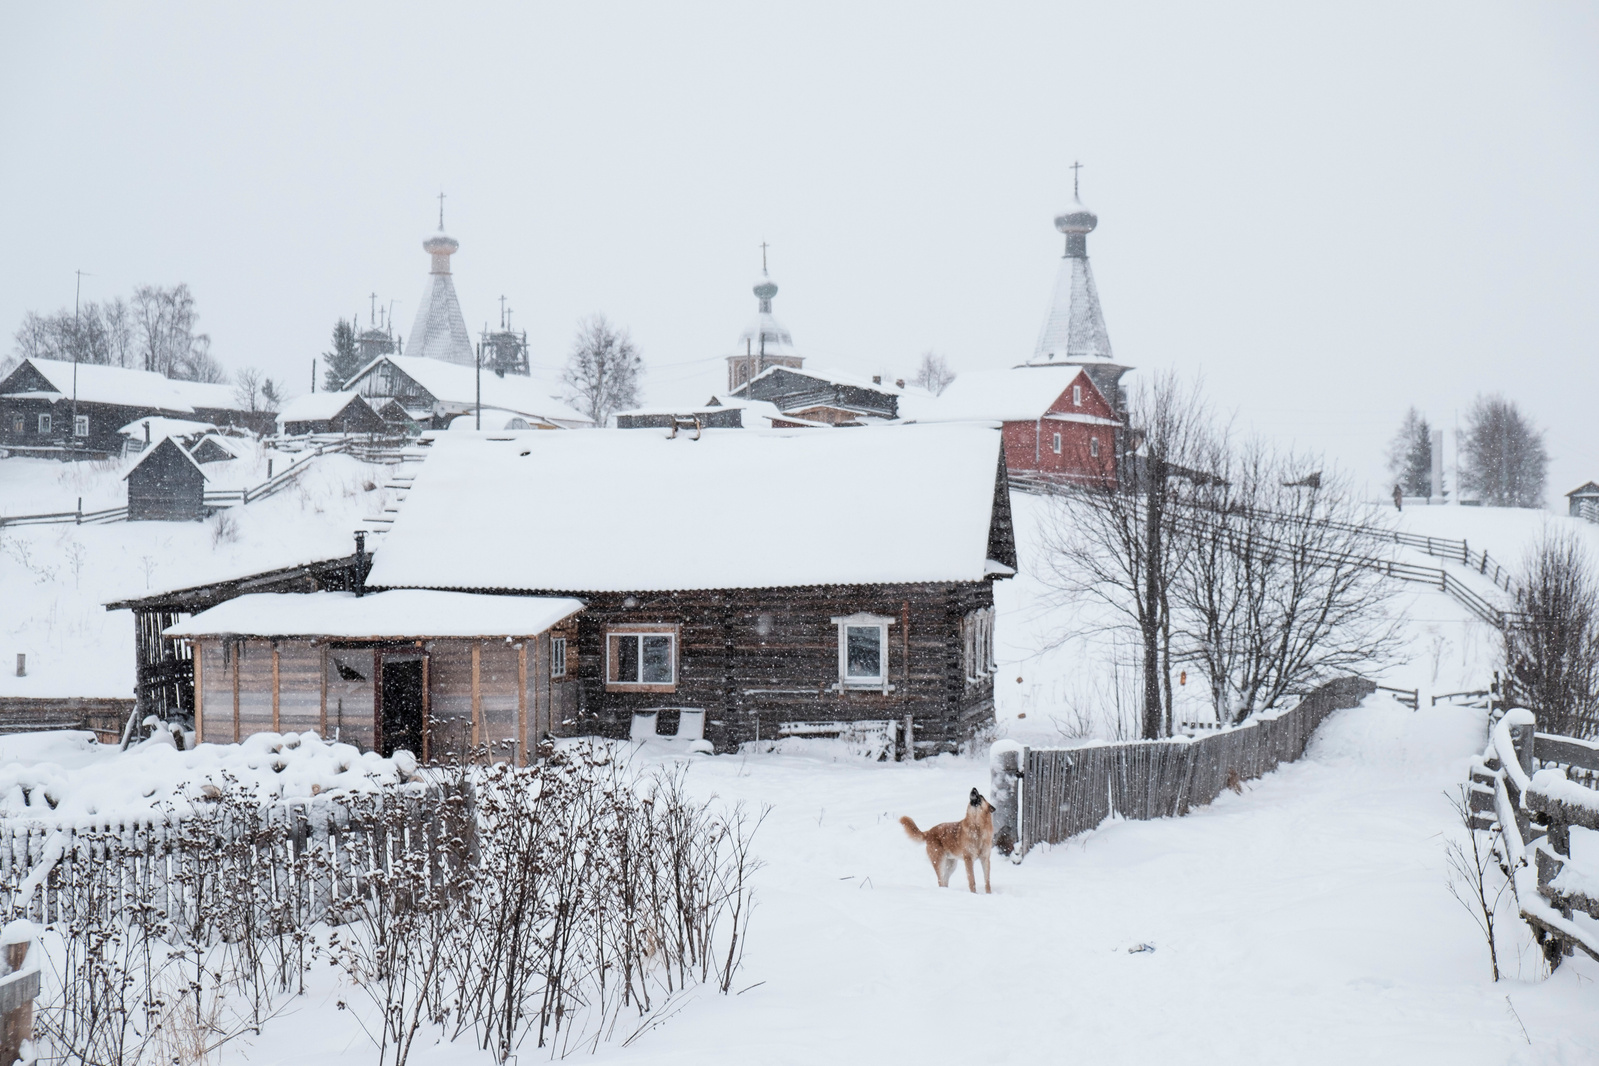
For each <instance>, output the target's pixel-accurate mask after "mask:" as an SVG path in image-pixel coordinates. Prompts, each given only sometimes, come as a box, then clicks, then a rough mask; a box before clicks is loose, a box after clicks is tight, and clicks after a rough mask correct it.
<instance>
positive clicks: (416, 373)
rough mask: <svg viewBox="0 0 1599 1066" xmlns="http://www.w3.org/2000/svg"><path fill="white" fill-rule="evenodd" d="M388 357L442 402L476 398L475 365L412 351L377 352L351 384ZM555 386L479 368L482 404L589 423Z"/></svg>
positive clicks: (471, 401)
mask: <svg viewBox="0 0 1599 1066" xmlns="http://www.w3.org/2000/svg"><path fill="white" fill-rule="evenodd" d="M383 360H388V361H389V362H390V363H392V364H393V365H394V366H395V367H396V368H397V369H399V370H401V371H403V372H404V373H405V374H406V376H408V377H409V378H410V379H411V380H412V381H415V382H416V383H417V384H418V385H420V386H422V387H423V388H424V389H426V390H427V391H428V392H430V393H432V394H433V397H434V399H436V400H439V401H440V402H442V403H445V404H450V405H455V406H461V405H467V406H470V405H473V404H475V403H476V402H477V382H478V373H477V368H476V367H472V366H457V365H456V364H454V363H446V362H444V361H442V360H439V359H424V358H422V357H421V356H413V355H380V356H378V357H377V358H376V359H374V360H372V362H370V363H368V364H367V365H366V366H364V367H362V368H361V369H360V370H358V371H357V372H356V373H355V375H354V376H353V377H352V378H351V379H350V384H352V385H353V384H355V383H356V382H357V381H358V380H359V379H360V378H361V377H362V376H364V375H365V374H367V373H368V372H369V371H370V370H371V369H372V368H373V367H374V366H376V365H377V364H378V363H380V362H382V361H383ZM559 391H560V390H559V387H558V386H556V385H555V384H553V383H551V382H547V381H541V380H539V379H538V378H531V377H523V376H521V375H520V374H507V375H505V376H504V377H500V376H499V375H498V374H495V373H493V372H492V371H489V370H484V371H483V406H484V408H485V409H486V408H489V407H496V408H499V409H501V410H505V411H512V412H515V413H516V414H519V415H522V416H523V417H526V416H528V415H532V416H534V417H535V418H542V419H546V420H551V421H555V422H569V423H572V424H575V425H584V426H587V425H592V424H593V422H592V420H591V419H589V418H588V417H587V416H586V415H582V414H579V413H578V412H576V411H574V410H572V409H571V408H570V407H568V406H567V405H566V404H565V403H563V402H562V401H560V400H559V399H557V398H556V394H557V393H558V392H559Z"/></svg>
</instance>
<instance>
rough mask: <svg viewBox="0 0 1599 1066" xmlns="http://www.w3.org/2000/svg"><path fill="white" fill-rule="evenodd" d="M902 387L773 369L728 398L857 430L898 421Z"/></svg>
mask: <svg viewBox="0 0 1599 1066" xmlns="http://www.w3.org/2000/svg"><path fill="white" fill-rule="evenodd" d="M903 385H904V383H903V382H899V383H897V384H887V385H885V384H884V383H883V381H882V378H881V377H873V378H871V379H866V378H858V377H855V376H854V375H852V374H839V373H832V372H828V371H822V370H806V369H804V368H802V367H797V366H773V367H769V368H767V369H766V370H764V371H762V372H761V373H760V374H758V375H757V376H755V377H754V378H752V379H751V380H750V381H749V382H747V383H745V384H742V385H740V386H739V387H738V388H736V389H734V390H732V392H731V393H729V395H730V396H732V397H734V398H737V399H749V400H765V401H767V402H768V403H773V404H776V405H777V408H778V410H780V411H782V412H783V413H784V414H786V415H793V416H795V417H796V418H802V419H805V420H807V421H810V422H826V423H828V424H829V425H835V426H843V425H848V426H859V425H869V424H871V423H873V422H885V421H892V420H893V419H896V418H898V417H899V396H900V393H901V392H902V391H903Z"/></svg>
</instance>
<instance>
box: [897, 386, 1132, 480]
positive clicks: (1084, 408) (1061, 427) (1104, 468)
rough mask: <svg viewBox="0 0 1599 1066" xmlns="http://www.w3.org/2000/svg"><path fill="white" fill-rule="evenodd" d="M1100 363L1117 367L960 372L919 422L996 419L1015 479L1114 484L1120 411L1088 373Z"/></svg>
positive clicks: (1122, 414)
mask: <svg viewBox="0 0 1599 1066" xmlns="http://www.w3.org/2000/svg"><path fill="white" fill-rule="evenodd" d="M1105 369H1114V370H1116V371H1120V370H1122V368H1121V367H1111V366H1110V365H1109V364H1100V365H1098V366H1093V367H1086V366H1074V365H1070V364H1065V363H1055V364H1051V365H1044V366H1020V367H1015V368H1013V369H1010V370H989V371H976V372H969V373H965V374H961V375H960V376H959V377H957V378H956V379H955V381H954V382H953V383H952V384H951V385H950V386H949V388H948V389H946V390H945V391H944V393H943V395H941V396H940V397H939V398H938V400H937V402H936V404H935V405H934V409H933V410H932V411H930V412H929V413H928V415H927V416H924V417H922V418H921V419H919V420H920V421H928V422H964V421H995V422H999V423H1001V424H1002V425H1003V427H1004V440H1005V466H1006V468H1007V469H1008V470H1009V471H1010V473H1011V476H1013V477H1015V476H1017V475H1023V476H1025V475H1029V474H1031V475H1036V476H1040V477H1046V478H1051V479H1061V480H1066V481H1074V482H1079V483H1083V484H1114V483H1115V482H1116V477H1117V465H1116V464H1117V457H1118V456H1119V455H1120V454H1121V453H1122V451H1123V448H1124V443H1123V441H1124V431H1125V423H1126V418H1125V414H1126V412H1125V410H1124V409H1121V407H1120V405H1119V404H1117V403H1113V402H1112V399H1110V398H1107V397H1106V395H1105V393H1104V392H1102V391H1101V389H1100V386H1099V385H1098V384H1096V383H1095V381H1094V377H1093V375H1091V374H1090V371H1091V370H1105ZM1102 376H1103V375H1102ZM1117 376H1118V377H1119V376H1120V375H1119V374H1118V375H1117ZM1111 385H1112V387H1113V388H1114V383H1113V379H1112V382H1111ZM1115 398H1116V399H1120V396H1119V390H1117V394H1115Z"/></svg>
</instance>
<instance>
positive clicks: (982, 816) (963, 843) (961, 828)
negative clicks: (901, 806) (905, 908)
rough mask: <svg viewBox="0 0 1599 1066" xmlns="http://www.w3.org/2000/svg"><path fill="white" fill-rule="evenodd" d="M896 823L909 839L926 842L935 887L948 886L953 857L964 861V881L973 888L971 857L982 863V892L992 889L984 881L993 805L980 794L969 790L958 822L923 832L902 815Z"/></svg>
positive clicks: (953, 865)
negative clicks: (935, 880) (935, 877)
mask: <svg viewBox="0 0 1599 1066" xmlns="http://www.w3.org/2000/svg"><path fill="white" fill-rule="evenodd" d="M899 824H900V825H903V826H904V827H905V832H906V833H908V834H910V838H911V839H912V840H925V841H926V842H927V857H928V858H929V859H931V860H932V862H933V873H934V874H936V875H937V876H938V887H939V888H948V887H949V875H950V874H952V873H954V872H955V860H956V859H961V860H963V861H964V862H965V863H966V884H967V886H968V887H970V888H971V890H972V891H973V892H976V891H977V874H976V871H974V870H973V869H972V860H973V859H977V860H978V861H980V862H981V863H982V864H983V891H984V892H993V891H994V890H993V889H992V888H990V887H989V884H988V859H989V852H991V851H992V850H993V848H994V805H993V804H992V803H990V802H988V801H987V800H986V799H984V798H983V794H982V793H981V792H979V791H977V790H976V789H975V788H974V789H972V795H971V799H970V800H969V801H968V802H967V805H966V817H964V818H962V819H961V820H960V821H958V822H945V823H944V824H942V825H935V826H933V828H931V829H929V830H928V831H927V832H925V833H924V832H922V831H921V830H920V829H917V828H916V823H915V822H913V821H911V820H910V818H909V817H908V816H907V817H904V818H901V819H900V820H899Z"/></svg>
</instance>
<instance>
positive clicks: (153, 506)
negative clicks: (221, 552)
mask: <svg viewBox="0 0 1599 1066" xmlns="http://www.w3.org/2000/svg"><path fill="white" fill-rule="evenodd" d="M123 480H124V481H126V482H127V483H128V520H129V521H131V522H146V521H155V522H189V521H198V520H199V519H202V518H204V517H205V471H204V470H201V469H200V464H199V463H197V462H195V461H194V456H192V455H190V454H189V452H188V450H187V449H185V448H184V447H183V445H181V444H179V443H178V442H177V441H176V440H175V439H173V438H172V437H167V438H166V439H164V440H163V441H161V443H159V444H157V445H156V446H155V447H153V448H151V449H150V450H149V451H147V452H145V453H144V457H143V458H142V459H140V460H139V461H138V462H137V463H135V464H134V467H133V469H132V470H129V471H128V472H127V474H125V475H124V476H123Z"/></svg>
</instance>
